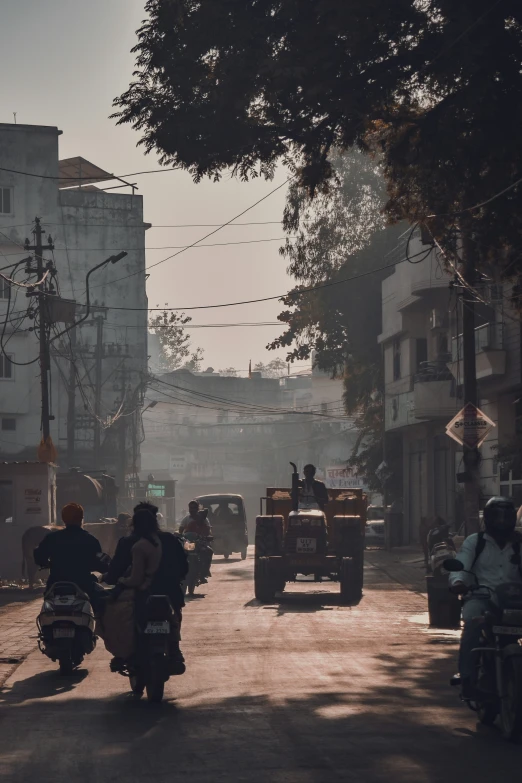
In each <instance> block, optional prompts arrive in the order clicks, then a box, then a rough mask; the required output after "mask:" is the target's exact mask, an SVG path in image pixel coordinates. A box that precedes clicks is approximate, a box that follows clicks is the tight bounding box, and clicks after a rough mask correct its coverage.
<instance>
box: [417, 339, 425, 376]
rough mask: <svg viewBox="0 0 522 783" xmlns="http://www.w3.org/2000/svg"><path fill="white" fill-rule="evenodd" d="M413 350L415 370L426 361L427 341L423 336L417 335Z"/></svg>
mask: <svg viewBox="0 0 522 783" xmlns="http://www.w3.org/2000/svg"><path fill="white" fill-rule="evenodd" d="M415 350H416V359H417V362H416V364H417V372H418V371H419V370H421V369H422V367H423V366H425V365H426V362H427V361H428V341H427V339H426V338H425V337H418V338H417V339H416V340H415Z"/></svg>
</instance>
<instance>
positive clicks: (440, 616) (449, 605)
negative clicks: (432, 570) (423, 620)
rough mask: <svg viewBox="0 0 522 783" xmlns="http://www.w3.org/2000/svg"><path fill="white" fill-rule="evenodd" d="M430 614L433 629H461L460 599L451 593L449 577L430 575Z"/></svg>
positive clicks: (427, 580) (428, 577) (427, 584)
mask: <svg viewBox="0 0 522 783" xmlns="http://www.w3.org/2000/svg"><path fill="white" fill-rule="evenodd" d="M426 591H427V593H428V613H429V616H430V627H431V628H448V629H455V628H460V599H459V597H458V596H457V595H454V594H453V593H450V590H449V583H448V576H447V574H446V575H438V574H437V575H436V576H433V575H432V574H428V575H427V576H426Z"/></svg>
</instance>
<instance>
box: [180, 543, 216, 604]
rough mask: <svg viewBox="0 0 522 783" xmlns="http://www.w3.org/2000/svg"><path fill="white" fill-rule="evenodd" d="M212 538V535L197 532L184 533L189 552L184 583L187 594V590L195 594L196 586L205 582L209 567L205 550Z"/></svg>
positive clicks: (185, 546) (185, 545) (185, 547)
mask: <svg viewBox="0 0 522 783" xmlns="http://www.w3.org/2000/svg"><path fill="white" fill-rule="evenodd" d="M212 540H213V537H212V536H200V535H198V534H197V533H184V534H183V549H184V550H185V552H186V554H187V557H188V562H189V570H188V574H187V578H186V580H185V582H184V583H183V591H184V593H185V595H186V594H187V592H188V594H189V595H194V590H195V589H196V587H199V585H202V584H205V576H206V572H207V567H206V564H205V559H204V556H203V552H204V550H205V549H207V548H208V546H209V544H210V542H211V541H212Z"/></svg>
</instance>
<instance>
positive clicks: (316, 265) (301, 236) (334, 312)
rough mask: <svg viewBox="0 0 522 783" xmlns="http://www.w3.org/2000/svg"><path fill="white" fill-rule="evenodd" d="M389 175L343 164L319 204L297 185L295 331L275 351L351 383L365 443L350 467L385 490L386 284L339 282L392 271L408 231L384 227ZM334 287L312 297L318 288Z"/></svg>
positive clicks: (290, 305) (350, 406)
mask: <svg viewBox="0 0 522 783" xmlns="http://www.w3.org/2000/svg"><path fill="white" fill-rule="evenodd" d="M383 191H384V188H383V176H382V172H381V171H380V169H379V167H378V166H377V165H376V163H375V162H372V161H371V160H370V159H369V158H367V157H365V156H363V155H361V154H360V153H355V152H353V153H351V154H350V155H345V156H343V157H342V158H340V159H338V160H337V161H336V176H335V179H334V180H333V182H332V186H331V188H330V190H329V192H328V193H327V194H319V195H317V196H316V197H315V199H313V200H312V199H310V196H309V195H308V194H307V193H306V191H305V190H304V189H303V188H300V187H299V186H297V185H296V184H294V185H292V186H291V187H290V189H289V194H288V198H287V206H286V210H285V229H286V230H287V231H289V232H292V233H294V234H295V233H297V234H298V239H297V241H296V242H295V243H289V242H287V244H286V245H285V247H284V248H282V252H283V254H284V255H285V257H286V258H288V259H289V260H290V266H289V272H291V273H292V274H293V275H294V277H296V278H297V279H298V280H299V282H300V285H299V286H298V287H297V288H295V289H294V290H293V291H292V292H290V293H289V294H288V296H286V297H285V298H284V299H283V302H284V304H285V305H286V306H287V309H286V310H284V311H283V312H282V313H281V314H280V315H279V320H280V321H282V322H283V323H285V324H286V325H287V331H286V332H285V333H283V334H282V335H280V337H279V338H277V339H276V340H275V341H274V342H273V343H272V344H271V345H270V346H269V347H270V348H272V349H281V348H283V347H286V348H287V349H288V351H289V353H288V359H289V360H290V361H295V360H303V359H308V358H309V357H310V356H311V354H312V352H314V360H315V363H316V365H317V366H319V367H320V368H321V369H323V370H325V371H328V372H330V373H331V374H332V375H334V376H337V377H341V378H343V380H344V387H345V393H344V405H345V410H346V412H347V413H348V414H349V415H353V416H354V417H355V421H356V426H357V430H358V437H357V440H356V443H355V448H354V450H353V453H352V455H351V459H350V463H351V464H353V465H354V466H355V467H357V470H358V472H359V473H360V474H361V475H364V476H365V477H366V479H367V482H368V485H369V487H370V489H382V487H381V484H380V482H379V481H378V480H377V478H376V477H375V470H376V468H377V467H378V465H379V464H380V462H382V457H383V447H382V434H383V430H384V406H383V396H382V391H383V378H382V370H381V354H380V347H379V345H378V342H377V336H378V334H379V333H380V332H381V282H382V279H383V277H384V276H385V275H386V274H388V272H386V271H375V272H374V274H366V275H365V276H364V277H361V278H358V279H356V280H354V281H353V282H347V283H343V284H338V285H335V283H337V281H339V280H343V279H345V278H350V277H356V276H357V275H358V274H360V273H362V272H365V273H368V272H371V271H372V270H378V269H379V268H380V267H382V266H385V264H386V260H385V255H386V253H388V252H389V251H391V250H392V249H393V248H394V247H395V245H396V243H397V238H398V235H399V233H400V232H401V230H402V229H401V227H398V226H397V227H388V228H387V229H385V227H384V217H383V214H382V209H383V205H384V200H385V196H384V192H383ZM324 283H333V284H334V285H331V286H328V287H325V288H322V289H319V290H316V291H313V292H310V291H308V290H307V289H308V287H309V286H310V285H321V284H324Z"/></svg>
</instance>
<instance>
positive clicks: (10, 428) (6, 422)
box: [2, 419, 16, 432]
mask: <svg viewBox="0 0 522 783" xmlns="http://www.w3.org/2000/svg"><path fill="white" fill-rule="evenodd" d="M2 430H3V431H4V432H15V430H16V419H2Z"/></svg>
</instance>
